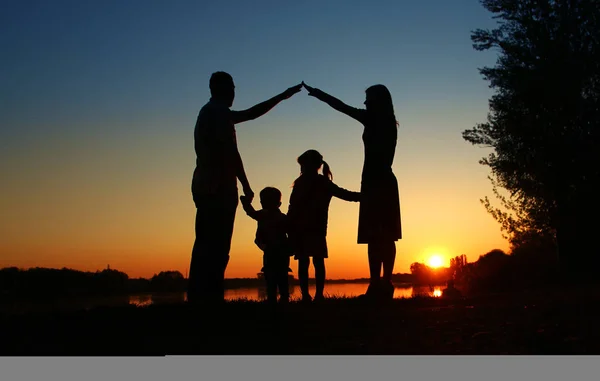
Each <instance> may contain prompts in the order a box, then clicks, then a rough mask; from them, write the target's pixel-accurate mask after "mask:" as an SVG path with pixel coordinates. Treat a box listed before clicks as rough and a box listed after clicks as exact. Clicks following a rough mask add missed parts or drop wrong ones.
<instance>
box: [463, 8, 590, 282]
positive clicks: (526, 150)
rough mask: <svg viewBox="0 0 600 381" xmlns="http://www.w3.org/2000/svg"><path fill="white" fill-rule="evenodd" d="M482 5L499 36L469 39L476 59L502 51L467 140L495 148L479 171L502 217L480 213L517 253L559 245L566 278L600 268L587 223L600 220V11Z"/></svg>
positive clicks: (481, 33)
mask: <svg viewBox="0 0 600 381" xmlns="http://www.w3.org/2000/svg"><path fill="white" fill-rule="evenodd" d="M481 3H482V4H483V6H484V7H485V8H486V9H487V10H489V11H490V12H492V13H494V14H495V18H496V19H498V20H499V23H498V27H497V28H496V29H493V30H482V29H478V30H476V31H474V32H473V33H472V35H471V39H472V41H473V43H474V45H473V46H474V48H475V49H476V50H480V51H482V50H489V49H492V48H494V49H498V50H499V57H498V60H497V62H496V65H495V66H494V67H484V68H482V69H480V72H481V74H482V75H483V77H484V79H486V80H487V81H489V82H490V87H491V88H493V89H494V90H495V94H494V95H493V96H492V98H491V99H490V101H489V108H490V111H489V114H488V118H487V122H486V123H481V124H478V125H477V126H476V127H474V128H472V129H470V130H466V131H464V132H463V138H464V139H465V140H466V141H468V142H470V143H472V144H474V145H481V146H487V147H491V148H493V152H492V153H491V154H490V155H488V156H487V157H485V158H483V159H482V160H481V161H480V163H481V164H483V165H486V166H489V167H490V169H491V176H490V180H491V182H492V186H493V192H494V194H495V195H496V197H497V198H498V200H499V201H500V208H496V207H494V206H492V204H491V202H490V201H489V199H488V198H487V197H485V198H484V199H483V200H482V203H483V204H484V206H485V207H486V209H487V210H488V212H489V213H490V214H491V215H492V216H493V217H494V218H495V219H496V220H497V221H498V222H499V223H500V225H501V228H502V230H503V232H504V233H505V236H506V238H508V239H509V242H510V243H511V246H512V247H513V248H514V247H517V246H518V245H520V244H523V243H526V242H529V240H530V239H534V240H543V241H545V242H551V243H553V244H554V243H555V244H556V245H557V247H558V251H559V254H560V259H561V262H562V264H563V266H564V267H565V268H566V269H567V270H570V271H573V270H575V269H577V268H579V269H580V268H581V266H577V265H576V263H577V262H578V261H590V260H593V261H594V262H595V263H597V262H598V258H599V256H598V255H596V254H595V253H594V251H595V250H593V247H594V246H595V243H594V242H592V239H593V237H594V233H595V232H596V231H597V230H598V228H599V227H600V224H599V221H598V220H597V218H594V220H595V221H593V222H588V221H589V219H590V217H595V216H597V215H598V214H599V211H600V208H599V203H598V200H597V199H596V194H597V193H598V190H599V188H598V185H597V184H598V183H600V181H599V180H600V172H599V168H600V150H599V148H600V129H599V128H598V127H599V121H600V107H599V106H600V49H599V46H598V36H600V4H599V1H598V0H564V1H552V0H483V1H481ZM499 188H502V189H504V190H505V191H507V193H508V196H503V195H501V194H500V192H499V191H498V189H499ZM591 253H593V255H588V254H591Z"/></svg>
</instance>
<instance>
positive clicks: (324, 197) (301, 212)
mask: <svg viewBox="0 0 600 381" xmlns="http://www.w3.org/2000/svg"><path fill="white" fill-rule="evenodd" d="M298 164H300V177H298V178H297V179H296V180H295V181H294V187H293V190H292V194H291V195H290V205H289V208H288V214H287V216H288V223H289V229H290V230H289V237H290V240H291V243H292V245H293V248H294V253H295V255H294V259H297V260H298V279H299V281H300V289H301V291H302V300H303V301H311V296H310V294H309V292H308V266H309V265H310V258H311V257H312V259H313V265H314V267H315V278H316V279H315V280H316V293H315V301H317V300H321V299H323V289H324V287H325V258H327V257H328V255H327V239H326V236H327V219H328V213H329V203H330V202H331V198H332V197H333V196H335V197H337V198H340V199H342V200H346V201H359V200H360V193H358V192H351V191H349V190H346V189H343V188H340V187H338V186H337V185H335V184H334V183H333V181H332V180H333V174H332V173H331V170H330V169H329V165H328V164H327V163H326V162H325V161H323V156H322V155H321V154H320V153H319V152H317V151H315V150H308V151H306V152H304V153H303V154H302V155H300V157H298ZM321 167H323V174H319V169H320V168H321Z"/></svg>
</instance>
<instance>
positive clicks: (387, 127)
mask: <svg viewBox="0 0 600 381" xmlns="http://www.w3.org/2000/svg"><path fill="white" fill-rule="evenodd" d="M302 84H303V86H304V88H306V90H308V95H311V96H313V97H315V98H317V99H319V100H320V101H322V102H325V103H327V104H328V105H329V106H331V107H332V108H334V109H335V110H337V111H340V112H342V113H344V114H346V115H348V116H350V117H351V118H354V119H356V120H357V121H359V122H360V123H362V125H363V126H364V132H363V135H362V139H363V142H364V147H365V161H364V166H363V171H362V180H361V189H360V192H361V195H362V196H361V202H360V209H359V218H358V243H359V244H364V243H366V244H367V245H368V253H369V254H368V255H369V269H370V278H371V279H370V283H369V288H368V289H367V292H366V294H365V296H367V297H376V298H392V297H393V295H394V286H393V284H392V272H393V270H394V262H395V260H396V243H395V241H397V240H399V239H401V238H402V226H401V223H400V197H399V192H398V182H397V180H396V176H395V175H394V173H393V172H392V163H393V161H394V154H395V151H396V140H397V136H398V130H397V127H398V122H397V121H396V116H395V114H394V105H393V104H392V96H391V94H390V92H389V90H388V89H387V88H386V87H385V86H384V85H374V86H371V87H369V88H368V89H367V90H366V100H365V102H364V104H365V106H366V109H359V108H354V107H351V106H348V105H347V104H345V103H343V102H342V101H340V100H339V99H337V98H334V97H333V96H331V95H329V94H327V93H325V92H323V91H321V90H319V89H316V88H313V87H310V86H308V85H306V84H305V83H304V82H302ZM382 265H383V282H382V281H381V278H380V277H381V267H382Z"/></svg>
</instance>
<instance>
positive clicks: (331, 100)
mask: <svg viewBox="0 0 600 381" xmlns="http://www.w3.org/2000/svg"><path fill="white" fill-rule="evenodd" d="M302 86H304V88H305V89H306V90H307V91H308V95H311V96H313V97H315V98H317V99H318V100H320V101H322V102H325V103H327V104H328V105H329V106H331V107H332V108H333V109H335V110H337V111H339V112H341V113H344V114H346V115H348V116H349V117H351V118H353V119H356V120H357V121H359V122H360V123H364V120H365V113H366V110H363V109H360V108H356V107H352V106H349V105H347V104H345V103H344V102H342V101H341V100H339V99H337V98H336V97H333V96H331V95H329V94H327V93H326V92H324V91H322V90H319V89H317V88H314V87H310V86H308V85H307V84H306V83H304V81H303V82H302Z"/></svg>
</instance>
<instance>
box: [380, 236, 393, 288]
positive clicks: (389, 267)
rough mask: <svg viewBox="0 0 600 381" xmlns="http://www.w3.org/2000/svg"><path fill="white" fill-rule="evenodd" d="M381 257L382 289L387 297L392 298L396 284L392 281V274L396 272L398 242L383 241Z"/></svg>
mask: <svg viewBox="0 0 600 381" xmlns="http://www.w3.org/2000/svg"><path fill="white" fill-rule="evenodd" d="M381 257H382V260H383V282H382V283H383V284H382V289H383V290H382V291H383V295H384V296H385V297H386V298H390V299H391V298H393V297H394V284H393V283H392V274H393V273H394V263H395V262H396V242H394V241H385V242H382V245H381Z"/></svg>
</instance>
